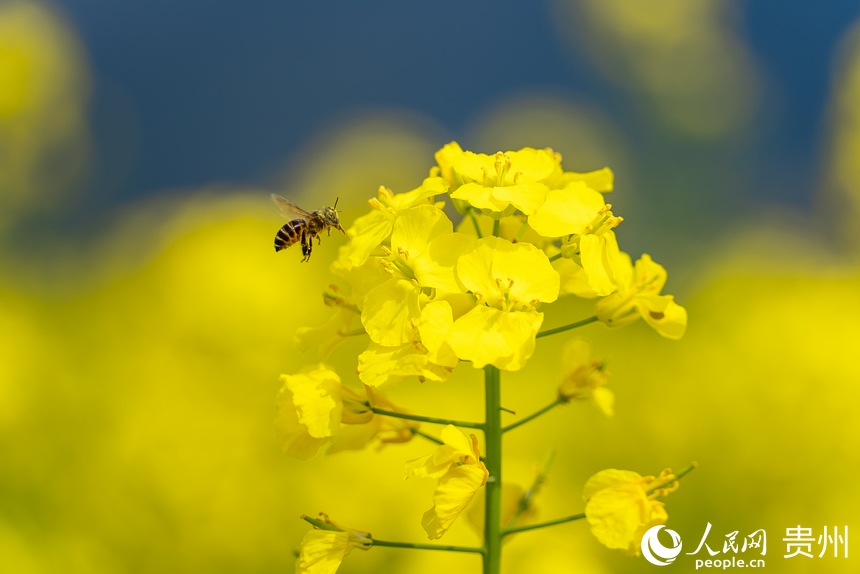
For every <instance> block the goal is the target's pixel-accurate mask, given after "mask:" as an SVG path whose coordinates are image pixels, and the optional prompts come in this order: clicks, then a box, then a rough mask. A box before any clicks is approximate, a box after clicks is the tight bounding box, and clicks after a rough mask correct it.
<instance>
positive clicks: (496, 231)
mask: <svg viewBox="0 0 860 574" xmlns="http://www.w3.org/2000/svg"><path fill="white" fill-rule="evenodd" d="M501 235H502V221H501V220H500V219H494V220H493V236H494V237H501Z"/></svg>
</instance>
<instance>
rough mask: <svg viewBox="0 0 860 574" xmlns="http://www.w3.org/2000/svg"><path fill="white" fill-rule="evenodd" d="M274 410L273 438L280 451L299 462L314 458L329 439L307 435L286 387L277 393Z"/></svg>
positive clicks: (291, 395)
mask: <svg viewBox="0 0 860 574" xmlns="http://www.w3.org/2000/svg"><path fill="white" fill-rule="evenodd" d="M276 408H277V410H276V411H275V436H276V437H277V440H278V444H279V445H280V447H281V450H282V451H283V452H284V453H285V454H288V455H290V456H294V457H296V458H299V459H301V460H308V459H311V458H313V457H314V456H316V454H317V453H318V452H319V450H320V449H321V448H322V447H323V446H324V445H325V444H326V443H327V442H328V441H329V438H328V437H324V438H316V437H312V436H311V435H310V434H309V433H308V429H307V427H305V426H304V425H302V424H301V423H300V422H299V416H298V412H296V407H295V405H294V404H293V393H292V391H290V390H289V389H288V388H287V387H286V386H284V387H283V388H282V389H281V392H280V393H278V400H277V402H276Z"/></svg>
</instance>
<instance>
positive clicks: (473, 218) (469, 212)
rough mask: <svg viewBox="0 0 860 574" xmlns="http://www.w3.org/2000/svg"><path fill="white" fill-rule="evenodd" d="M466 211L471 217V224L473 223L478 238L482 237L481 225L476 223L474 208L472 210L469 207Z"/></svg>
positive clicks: (476, 217)
mask: <svg viewBox="0 0 860 574" xmlns="http://www.w3.org/2000/svg"><path fill="white" fill-rule="evenodd" d="M466 213H468V214H469V217H471V218H472V223H473V224H475V233H477V234H478V239H481V238H483V237H484V235H483V234H482V233H481V226H480V224H478V216H477V215H475V210H474V209H473V208H471V207H470V208H469V209H468V210H467V211H466Z"/></svg>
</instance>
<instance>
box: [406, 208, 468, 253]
mask: <svg viewBox="0 0 860 574" xmlns="http://www.w3.org/2000/svg"><path fill="white" fill-rule="evenodd" d="M453 231H454V224H453V223H451V220H450V219H448V216H447V215H445V213H444V212H443V211H442V210H440V209H437V208H436V207H434V206H432V205H419V206H417V207H412V208H409V209H406V210H404V211H402V212H401V213H400V216H399V217H398V218H397V221H395V222H394V231H393V232H392V234H391V250H392V251H393V252H394V253H395V254H398V255H402V256H403V257H404V259H406V261H407V263H408V262H409V260H410V259H412V258H414V257H416V256H417V255H419V254H421V253H423V252H424V250H425V249H427V244H428V243H430V240H431V239H433V238H435V237H438V236H440V235H442V234H449V235H450V234H451V233H452V232H453Z"/></svg>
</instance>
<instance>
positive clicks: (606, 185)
mask: <svg viewBox="0 0 860 574" xmlns="http://www.w3.org/2000/svg"><path fill="white" fill-rule="evenodd" d="M575 181H581V182H582V183H584V184H585V185H587V186H588V187H590V188H591V189H593V190H594V191H599V192H601V193H605V192H607V191H612V189H613V185H614V181H615V176H614V175H613V174H612V170H611V169H609V168H608V167H604V168H603V169H598V170H595V171H588V172H585V173H577V172H575V171H566V172H564V173H563V174H562V176H561V178H560V179H559V181H558V182H556V187H564V186H565V185H567V184H568V183H573V182H575Z"/></svg>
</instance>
